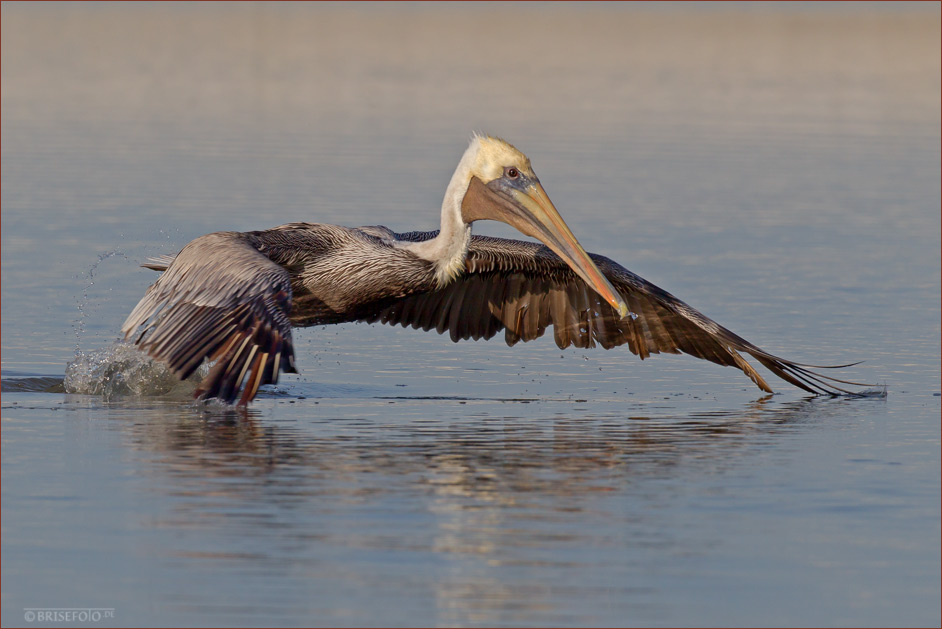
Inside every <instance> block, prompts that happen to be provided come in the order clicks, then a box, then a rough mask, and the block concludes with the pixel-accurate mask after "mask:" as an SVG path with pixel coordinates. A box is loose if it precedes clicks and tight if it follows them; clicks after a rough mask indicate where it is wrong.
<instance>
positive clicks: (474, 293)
mask: <svg viewBox="0 0 942 629" xmlns="http://www.w3.org/2000/svg"><path fill="white" fill-rule="evenodd" d="M434 235H435V232H423V233H410V234H401V235H399V238H400V239H403V240H425V239H427V238H429V237H433V236H434ZM591 257H592V259H593V261H594V262H595V263H596V265H597V266H598V268H599V269H600V270H601V271H602V273H604V274H605V276H606V277H607V278H608V279H609V281H610V282H611V283H612V285H613V286H614V287H615V288H616V289H617V290H618V291H619V292H620V293H621V294H622V296H623V297H624V299H625V301H626V303H627V304H628V307H629V308H630V309H631V311H632V312H633V313H634V314H635V315H637V316H636V317H635V318H628V319H621V318H619V316H618V314H617V313H616V312H615V311H614V309H613V308H612V307H611V306H610V305H609V304H608V303H607V302H606V301H605V300H603V299H602V298H601V297H600V296H599V295H598V294H597V293H596V292H595V291H593V290H592V289H591V288H589V287H588V286H587V285H586V283H585V282H584V281H583V280H582V279H580V278H579V277H578V276H577V275H576V274H575V273H574V272H573V271H572V270H571V269H570V268H569V266H567V265H566V264H565V263H564V262H563V261H562V260H560V258H559V257H558V256H556V254H554V253H553V252H551V251H550V250H549V249H547V248H546V247H544V246H542V245H539V244H536V243H529V242H521V241H516V240H505V239H501V238H489V237H486V236H473V237H472V239H471V244H470V249H469V251H468V257H467V260H466V271H467V272H466V273H465V274H464V275H462V276H460V277H458V278H457V279H455V280H454V281H453V282H452V283H450V284H449V285H448V286H446V287H444V288H441V289H438V290H435V291H432V292H428V293H420V294H415V295H412V296H409V297H406V298H404V299H401V300H399V301H397V302H396V303H394V304H392V305H388V306H386V307H385V308H383V309H381V310H380V311H378V312H377V313H375V315H373V316H370V317H367V318H366V320H367V321H370V322H377V321H379V322H382V323H388V324H391V325H395V324H398V325H402V326H403V327H405V326H412V327H413V328H417V329H418V328H421V329H423V330H432V329H434V330H436V331H438V332H439V333H440V334H443V333H445V332H446V331H447V332H448V333H449V334H450V336H451V339H452V340H453V341H458V340H462V339H481V338H484V339H489V338H491V337H493V336H494V335H495V334H497V333H498V332H499V331H500V330H504V338H505V340H506V341H507V344H508V345H514V344H515V343H517V342H518V341H530V340H533V339H535V338H538V337H540V336H542V335H543V334H544V333H545V332H546V329H547V327H549V326H552V327H553V336H554V338H555V340H556V344H557V345H558V346H559V347H560V348H565V347H568V346H569V345H574V346H575V347H594V346H595V345H601V346H602V347H604V348H605V349H611V348H613V347H616V346H619V345H628V348H629V349H630V350H631V352H632V353H634V354H636V355H638V356H639V357H640V358H642V359H644V358H646V357H648V356H650V355H651V354H658V353H661V352H666V353H671V354H678V353H681V352H683V353H685V354H690V355H691V356H696V357H697V358H703V359H705V360H709V361H711V362H714V363H717V364H720V365H725V366H730V367H737V368H738V369H741V370H742V371H743V372H744V373H745V374H746V375H747V376H749V378H751V379H752V381H753V382H755V383H756V385H758V387H759V388H760V389H762V390H763V391H768V392H770V393H771V392H772V389H771V387H769V385H768V383H767V382H766V381H765V380H764V379H763V378H762V376H761V375H759V373H758V372H757V371H756V370H755V369H754V368H753V367H752V366H751V365H750V364H749V363H748V362H746V360H745V359H743V357H742V356H741V355H740V354H739V352H744V353H747V354H750V355H752V356H753V357H754V358H755V359H756V360H758V361H759V362H760V363H761V364H762V365H764V366H765V367H766V368H768V369H769V370H770V371H771V372H772V373H774V374H775V375H777V376H778V377H780V378H782V379H783V380H785V381H787V382H789V383H791V384H793V385H795V386H796V387H799V388H800V389H804V390H805V391H809V392H811V393H815V394H817V393H824V394H836V393H838V392H843V393H849V391H846V390H844V389H842V388H840V387H838V386H836V384H837V383H841V384H854V385H859V386H866V385H862V384H860V383H854V382H848V381H844V380H838V379H836V378H832V377H830V376H825V375H822V374H819V373H816V372H813V371H810V370H809V369H808V367H817V368H831V367H830V366H827V367H823V366H815V365H805V364H802V363H796V362H793V361H789V360H786V359H783V358H779V357H778V356H774V355H772V354H769V353H768V352H765V351H763V350H762V349H760V348H759V347H757V346H755V345H753V344H752V343H750V342H748V341H746V340H745V339H743V338H742V337H740V336H738V335H736V334H734V333H733V332H731V331H730V330H727V329H726V328H724V327H723V326H721V325H719V324H718V323H716V322H715V321H713V320H712V319H710V318H709V317H707V316H705V315H703V314H702V313H700V312H699V311H697V310H695V309H694V308H691V307H690V306H688V305H687V304H686V303H684V302H683V301H681V300H679V299H677V298H676V297H674V296H673V295H671V294H670V293H668V292H667V291H665V290H663V289H661V288H659V287H657V286H655V285H654V284H651V283H650V282H648V281H646V280H645V279H643V278H641V277H639V276H637V275H635V274H634V273H632V272H631V271H629V270H628V269H626V268H624V267H622V266H621V265H619V264H617V263H615V262H613V261H612V260H609V259H608V258H605V257H603V256H598V255H591ZM844 366H848V365H838V366H835V367H844Z"/></svg>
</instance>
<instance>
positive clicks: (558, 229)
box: [465, 177, 637, 319]
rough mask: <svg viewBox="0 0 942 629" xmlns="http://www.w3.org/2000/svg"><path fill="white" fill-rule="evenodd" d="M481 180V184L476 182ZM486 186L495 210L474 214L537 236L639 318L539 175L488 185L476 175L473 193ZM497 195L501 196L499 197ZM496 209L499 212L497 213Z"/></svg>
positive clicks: (619, 308)
mask: <svg viewBox="0 0 942 629" xmlns="http://www.w3.org/2000/svg"><path fill="white" fill-rule="evenodd" d="M475 182H477V184H476V183H475ZM477 186H480V188H486V189H487V191H489V192H490V193H491V194H490V195H488V196H489V197H490V200H491V201H498V203H497V204H496V206H497V207H494V205H492V206H491V208H492V211H491V212H487V215H484V213H482V212H480V209H479V211H478V213H476V214H475V213H474V212H467V208H465V213H466V215H467V214H475V215H474V216H473V218H490V219H496V220H499V221H501V222H503V223H507V224H508V225H510V226H511V227H514V228H516V229H517V230H519V231H520V232H522V233H523V234H526V235H527V236H531V237H533V238H536V239H537V240H539V241H540V242H542V243H543V244H545V245H546V246H547V247H549V248H550V249H552V250H553V251H554V252H555V253H556V255H558V256H559V257H560V258H562V259H563V260H564V261H565V262H566V264H568V265H569V266H570V267H571V268H572V270H573V271H575V272H576V273H577V274H578V275H579V277H581V278H582V279H583V280H585V282H586V283H587V284H588V285H589V286H591V287H592V288H593V289H594V290H595V291H596V292H597V293H598V294H599V295H601V296H602V298H603V299H604V300H605V301H607V302H608V303H609V304H611V306H612V308H614V309H615V311H616V312H617V313H618V315H619V316H620V317H621V318H622V319H625V318H628V317H631V318H635V317H637V315H636V314H634V313H633V312H631V310H630V309H629V308H628V304H626V303H625V300H624V298H623V297H622V296H621V294H619V292H618V291H617V290H615V287H614V286H612V284H611V282H609V281H608V279H607V278H606V277H605V276H604V275H603V274H602V272H601V271H600V270H599V268H598V267H597V266H596V265H595V263H594V262H593V261H592V258H590V257H589V254H588V253H586V251H585V249H583V248H582V245H580V244H579V241H578V240H576V237H575V236H574V235H573V233H572V231H571V230H570V229H569V226H568V225H566V222H565V221H564V220H563V217H562V216H560V215H559V212H558V211H557V210H556V206H554V205H553V202H552V201H550V199H549V197H548V196H547V195H546V191H545V190H544V189H543V186H542V185H541V184H540V182H539V180H537V179H536V178H535V177H531V178H526V179H525V180H524V181H520V182H519V184H517V185H510V184H508V182H506V180H503V179H498V180H494V181H492V182H491V183H489V184H487V185H482V184H481V183H480V180H478V179H477V178H474V180H473V181H472V183H471V186H470V187H469V193H472V192H478V193H482V192H484V190H481V189H480V188H478V189H477V190H476V191H473V190H472V189H473V188H475V187H477ZM474 196H477V195H475V194H469V195H466V198H468V197H474ZM495 197H497V198H496V199H495ZM493 209H497V210H498V212H497V213H496V214H495V213H493Z"/></svg>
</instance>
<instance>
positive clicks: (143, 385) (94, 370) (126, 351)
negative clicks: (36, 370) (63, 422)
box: [63, 342, 208, 400]
mask: <svg viewBox="0 0 942 629" xmlns="http://www.w3.org/2000/svg"><path fill="white" fill-rule="evenodd" d="M207 371H208V369H207V368H206V366H205V365H204V366H203V367H202V368H200V369H198V370H197V371H196V373H195V374H194V375H193V376H191V377H190V378H189V379H187V380H186V381H183V382H181V381H180V380H178V379H177V377H176V376H175V375H173V373H172V372H171V371H170V370H169V369H168V368H167V367H166V366H165V365H163V364H162V363H159V362H156V361H154V360H152V359H151V358H150V357H148V356H147V355H145V354H143V353H141V352H140V351H138V350H137V349H135V348H134V346H133V345H131V344H129V343H121V342H118V343H115V344H114V345H112V346H111V347H106V348H104V349H99V350H94V351H90V352H82V351H80V350H76V352H75V360H73V361H72V362H70V363H69V364H68V365H67V366H66V369H65V380H64V383H63V384H64V387H65V391H66V393H83V394H88V395H100V396H102V397H104V398H105V399H106V400H110V399H113V398H115V397H120V396H155V395H160V396H165V395H173V396H177V395H179V396H180V397H186V396H190V395H192V394H193V391H194V389H195V388H196V385H197V384H198V383H199V381H200V379H201V378H202V377H204V376H205V375H206V372H207Z"/></svg>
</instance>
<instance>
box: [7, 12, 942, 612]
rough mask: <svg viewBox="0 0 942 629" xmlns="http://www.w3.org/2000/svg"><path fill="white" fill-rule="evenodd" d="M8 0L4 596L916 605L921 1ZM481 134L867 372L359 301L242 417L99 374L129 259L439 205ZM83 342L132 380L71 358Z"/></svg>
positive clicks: (934, 557)
mask: <svg viewBox="0 0 942 629" xmlns="http://www.w3.org/2000/svg"><path fill="white" fill-rule="evenodd" d="M0 8H2V21H0V27H2V39H0V45H2V57H0V60H2V71H0V82H2V85H0V87H2V89H0V122H2V129H0V134H2V143H0V207H2V225H0V231H2V248H0V255H2V376H3V403H2V422H3V423H2V428H3V430H2V446H3V452H2V457H0V461H2V475H0V476H2V483H3V487H2V500H3V505H2V509H0V514H2V518H3V525H2V535H3V553H2V603H3V606H2V607H3V625H4V626H11V625H21V624H23V623H24V622H28V617H27V616H26V615H25V614H26V612H27V608H31V607H68V606H81V607H89V606H93V607H105V608H114V609H115V610H116V617H115V618H109V619H106V622H104V623H103V624H113V625H115V626H126V625H131V626H166V625H180V626H215V625H220V624H223V625H252V626H267V625H286V626H307V625H332V626H336V625H349V626H362V625H382V624H391V625H422V626H433V625H434V626H439V625H441V626H495V625H497V626H504V625H512V626H533V625H553V626H587V625H588V626H591V625H597V626H613V625H614V626H623V625H644V626H650V625H658V626H677V625H700V624H702V625H742V626H755V625H778V626H781V625H793V626H794V625H847V626H850V625H854V626H865V625H871V626H874V625H876V626H886V625H907V626H938V625H939V623H940V615H939V614H940V611H939V610H940V599H939V591H940V569H939V556H940V555H939V552H940V551H939V543H940V525H939V521H940V514H939V501H940V485H939V479H940V435H939V426H940V422H939V416H940V399H942V395H940V394H942V390H940V389H942V386H940V203H942V202H940V174H939V173H940V91H942V87H940V53H942V45H940V9H939V5H938V3H896V2H893V3H781V4H780V3H748V4H747V3H719V4H699V3H697V4H694V3H678V4H660V3H630V4H621V3H618V4H616V3H573V4H567V3H554V4H542V3H521V4H491V3H471V4H462V3H454V4H431V3H416V4H394V3H376V4H372V3H361V4H350V5H346V4H329V3H316V4H307V3H286V4H279V3H194V4H189V3H188V4H179V3H163V2H161V3H45V2H44V3H15V2H12V3H11V2H3V3H2V5H0ZM472 131H484V132H487V133H491V134H496V135H501V136H503V137H505V138H506V139H508V140H509V141H511V142H513V143H514V144H516V145H517V146H518V147H519V148H521V149H522V150H523V151H525V152H526V153H527V154H528V155H529V156H530V157H531V158H532V161H533V165H534V168H535V170H536V172H537V174H538V175H539V176H540V178H541V180H542V181H543V184H544V185H545V187H546V189H547V191H548V192H549V194H550V196H551V198H552V199H553V200H554V202H555V204H556V206H557V207H558V208H559V209H560V211H561V213H562V214H563V216H564V217H565V218H566V220H567V222H568V223H569V224H570V226H571V227H572V229H573V231H574V232H575V233H576V235H577V236H578V237H579V239H580V241H581V242H582V243H583V244H584V245H585V247H586V248H587V249H588V250H590V251H594V252H598V253H602V254H605V255H607V256H609V257H611V258H613V259H615V260H617V261H619V262H621V263H622V264H624V265H625V266H627V267H628V268H630V269H631V270H633V271H634V272H636V273H639V274H641V275H642V276H644V277H646V278H647V279H649V280H651V281H653V282H655V283H657V284H659V285H661V286H663V287H664V288H666V289H667V290H669V291H671V292H672V293H674V294H676V295H678V296H679V297H681V298H682V299H684V300H685V301H687V302H689V303H690V304H691V305H693V306H694V307H697V308H699V309H701V310H703V311H704V312H705V313H706V314H707V315H709V316H711V317H714V318H715V319H717V320H718V321H720V322H721V323H723V324H724V325H726V326H728V327H730V328H731V329H733V330H734V331H736V332H737V333H739V334H741V335H743V336H745V337H746V338H748V339H750V340H751V341H753V342H755V343H757V344H759V345H760V346H762V347H763V348H765V349H768V350H770V351H772V352H775V353H780V354H782V355H784V356H787V357H789V358H794V359H796V360H802V361H807V362H812V363H828V362H838V363H845V362H852V361H857V360H865V362H864V363H863V364H861V365H859V366H857V367H854V368H852V369H849V370H848V371H847V375H848V376H849V377H851V378H852V379H858V380H861V381H864V382H872V383H880V384H886V385H887V387H888V391H889V395H888V397H887V398H885V399H867V400H854V399H835V400H828V399H809V398H807V397H806V396H805V395H804V394H803V393H802V392H800V391H797V390H794V389H791V388H788V387H787V386H784V385H783V386H781V387H780V386H778V384H777V383H774V384H773V387H775V388H776V390H777V392H778V394H777V395H775V396H771V397H769V396H764V395H761V394H760V392H759V391H758V390H757V389H756V388H755V387H753V385H752V383H751V382H749V381H748V379H747V378H745V376H744V375H743V374H742V373H741V372H737V371H735V370H732V369H725V368H721V367H718V366H715V365H711V364H708V363H705V362H704V361H697V360H694V359H692V358H690V357H685V356H657V357H652V359H651V360H645V361H644V362H643V363H642V362H641V361H639V360H637V358H636V357H634V356H631V355H630V354H629V353H628V352H627V351H618V350H615V351H611V352H604V351H601V350H594V351H588V350H586V351H583V350H572V349H569V350H565V351H562V350H558V349H557V348H556V347H555V345H554V344H553V343H552V341H551V339H548V338H544V339H541V340H540V341H537V342H534V343H530V344H525V345H523V344H521V345H518V346H516V347H513V348H508V347H506V346H505V345H504V344H503V343H502V341H500V340H499V339H495V340H494V341H492V342H490V343H464V344H461V345H453V344H452V343H451V342H450V341H449V340H448V339H447V338H443V337H440V336H438V335H435V334H431V333H421V332H416V331H412V330H401V329H398V328H397V329H392V328H385V327H376V326H364V325H348V326H333V327H330V328H313V329H305V330H298V331H296V333H295V340H296V346H297V348H298V361H297V362H298V365H299V367H300V369H301V374H300V375H299V376H297V377H294V376H292V377H285V378H284V379H283V380H282V383H281V384H280V385H279V387H277V388H274V389H269V390H268V391H267V392H265V393H264V394H263V395H262V396H261V397H260V398H259V399H258V400H257V401H256V403H255V404H254V405H253V408H252V409H251V410H250V411H248V412H247V413H244V414H237V413H232V412H227V411H225V410H222V409H214V408H208V409H207V408H203V407H200V406H196V405H193V404H191V403H190V402H189V401H188V392H186V391H185V392H183V393H182V394H180V393H178V394H177V395H176V396H174V395H167V396H153V395H150V396H147V395H145V396H135V395H130V394H128V393H127V387H125V388H124V389H121V387H119V386H118V385H119V384H121V383H123V382H129V381H131V380H133V379H134V378H138V383H139V384H140V383H141V382H143V383H144V384H148V383H149V380H148V377H149V374H151V373H152V371H148V370H147V368H146V366H142V365H141V364H140V363H139V362H135V360H134V359H129V358H127V357H126V356H125V355H124V354H122V353H121V352H120V351H119V350H116V349H114V347H113V343H114V341H115V339H116V337H117V335H118V330H119V329H120V326H121V323H122V321H123V320H124V318H125V316H126V315H127V313H128V312H130V310H131V309H132V308H133V306H134V304H135V303H136V302H137V300H138V299H139V298H140V296H141V295H142V294H143V292H144V290H145V289H146V287H147V286H148V285H149V283H151V282H152V281H153V280H154V278H155V274H154V273H153V272H151V271H147V270H144V269H141V268H139V266H138V264H139V263H140V262H141V261H143V260H144V259H145V258H146V257H147V256H150V255H156V254H163V253H170V252H173V251H176V250H178V249H179V248H181V247H182V246H183V245H185V244H186V243H187V242H188V241H189V240H191V239H192V238H194V237H196V236H199V235H201V234H204V233H207V232H210V231H216V230H249V229H263V228H267V227H272V226H274V225H278V224H281V223H286V222H289V221H298V220H306V221H315V222H330V223H339V224H345V225H365V224H377V223H379V224H385V225H388V226H389V227H391V228H393V229H396V230H411V229H433V228H435V227H437V225H438V216H439V208H440V203H441V197H442V193H443V191H444V186H445V185H446V183H447V181H448V180H449V177H450V176H451V173H452V171H453V169H454V167H455V165H456V163H457V160H458V158H459V157H460V155H461V154H462V152H463V150H464V149H465V147H466V144H467V141H468V139H469V137H470V134H471V132H472ZM475 230H476V231H477V232H478V233H490V234H500V235H507V236H512V237H515V234H514V233H513V232H512V231H511V230H509V229H506V228H503V227H501V226H498V225H489V224H480V225H476V226H475ZM623 349H624V348H623ZM77 352H79V354H78V355H79V356H80V357H82V358H83V360H84V361H85V362H83V363H80V364H81V365H82V368H81V370H80V371H81V372H82V375H83V376H84V381H85V382H86V384H88V385H89V387H88V389H80V390H86V391H93V390H94V391H105V392H110V393H113V395H98V394H63V393H61V388H58V389H57V387H61V379H62V377H63V374H64V373H65V370H66V364H67V363H68V362H69V361H72V360H74V359H75V357H76V355H77V354H76V353H77ZM92 385H94V386H92ZM50 387H51V388H50ZM96 387H97V388H96ZM121 391H125V392H124V393H121ZM36 624H39V623H36Z"/></svg>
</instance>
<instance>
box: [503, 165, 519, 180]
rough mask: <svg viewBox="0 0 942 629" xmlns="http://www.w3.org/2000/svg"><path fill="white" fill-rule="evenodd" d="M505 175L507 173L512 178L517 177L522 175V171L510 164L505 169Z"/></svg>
mask: <svg viewBox="0 0 942 629" xmlns="http://www.w3.org/2000/svg"><path fill="white" fill-rule="evenodd" d="M504 175H506V176H507V177H509V178H511V179H516V178H517V177H519V176H520V171H519V170H517V169H516V168H514V167H513V166H510V167H508V168H507V169H506V170H505V171H504Z"/></svg>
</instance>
